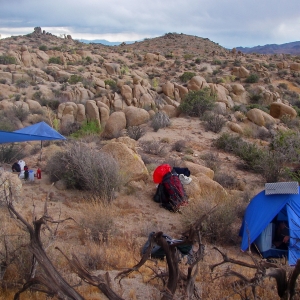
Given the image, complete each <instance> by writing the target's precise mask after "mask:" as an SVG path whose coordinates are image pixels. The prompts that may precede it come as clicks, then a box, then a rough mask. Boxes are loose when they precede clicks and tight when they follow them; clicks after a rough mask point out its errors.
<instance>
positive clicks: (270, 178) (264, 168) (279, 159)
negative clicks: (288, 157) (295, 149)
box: [255, 151, 285, 182]
mask: <svg viewBox="0 0 300 300" xmlns="http://www.w3.org/2000/svg"><path fill="white" fill-rule="evenodd" d="M284 162H285V157H284V155H283V154H282V153H280V152H278V151H264V152H263V153H262V155H261V156H260V159H259V160H258V161H257V162H256V165H255V170H256V171H257V172H259V173H260V174H261V175H262V177H263V178H264V180H265V181H266V182H277V181H279V179H280V176H281V175H282V173H283V171H284Z"/></svg>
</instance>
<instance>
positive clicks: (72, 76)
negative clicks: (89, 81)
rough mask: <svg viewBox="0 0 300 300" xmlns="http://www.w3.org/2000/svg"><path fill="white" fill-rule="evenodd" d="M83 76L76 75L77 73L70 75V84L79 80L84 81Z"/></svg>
mask: <svg viewBox="0 0 300 300" xmlns="http://www.w3.org/2000/svg"><path fill="white" fill-rule="evenodd" d="M82 80H83V78H82V77H81V76H80V75H76V74H73V75H71V76H70V78H69V79H68V82H69V83H70V84H76V83H78V82H82Z"/></svg>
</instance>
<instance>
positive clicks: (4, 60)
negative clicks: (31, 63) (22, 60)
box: [0, 55, 17, 65]
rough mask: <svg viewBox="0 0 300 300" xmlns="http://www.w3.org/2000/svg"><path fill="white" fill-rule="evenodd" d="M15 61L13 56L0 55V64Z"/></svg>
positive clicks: (14, 62) (13, 62)
mask: <svg viewBox="0 0 300 300" xmlns="http://www.w3.org/2000/svg"><path fill="white" fill-rule="evenodd" d="M16 63H17V62H16V59H15V58H14V57H13V56H8V55H0V65H12V64H16Z"/></svg>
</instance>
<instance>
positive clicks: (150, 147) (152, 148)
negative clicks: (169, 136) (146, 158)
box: [139, 140, 168, 156]
mask: <svg viewBox="0 0 300 300" xmlns="http://www.w3.org/2000/svg"><path fill="white" fill-rule="evenodd" d="M139 146H140V147H141V148H142V150H143V151H144V152H145V153H147V154H153V155H158V156H165V155H166V154H167V152H168V149H167V145H166V144H163V143H160V142H157V141H155V140H152V141H149V140H148V141H140V142H139Z"/></svg>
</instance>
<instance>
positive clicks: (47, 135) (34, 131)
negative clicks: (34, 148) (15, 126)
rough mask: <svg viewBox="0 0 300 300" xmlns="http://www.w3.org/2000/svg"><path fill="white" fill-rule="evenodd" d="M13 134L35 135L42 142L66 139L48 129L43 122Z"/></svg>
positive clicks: (50, 128)
mask: <svg viewBox="0 0 300 300" xmlns="http://www.w3.org/2000/svg"><path fill="white" fill-rule="evenodd" d="M14 132H15V133H22V134H29V135H30V136H32V135H37V136H40V137H42V139H41V140H42V141H44V140H65V139H66V138H65V137H64V136H62V135H61V134H60V133H58V132H57V131H56V130H54V129H53V128H52V127H50V126H49V125H48V124H47V123H45V122H40V123H36V124H34V125H31V126H27V127H25V128H22V129H19V130H16V131H14Z"/></svg>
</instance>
